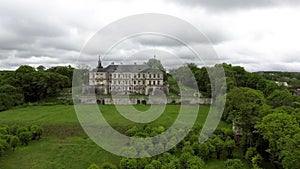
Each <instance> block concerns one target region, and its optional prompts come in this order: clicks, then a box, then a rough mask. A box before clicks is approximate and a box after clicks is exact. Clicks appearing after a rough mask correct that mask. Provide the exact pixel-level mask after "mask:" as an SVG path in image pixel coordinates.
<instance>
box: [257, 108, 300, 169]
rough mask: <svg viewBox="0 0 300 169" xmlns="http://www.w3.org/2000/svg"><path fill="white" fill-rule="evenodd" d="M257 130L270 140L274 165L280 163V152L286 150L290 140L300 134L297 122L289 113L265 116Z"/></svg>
mask: <svg viewBox="0 0 300 169" xmlns="http://www.w3.org/2000/svg"><path fill="white" fill-rule="evenodd" d="M255 127H256V129H257V130H258V132H259V133H261V134H262V136H263V138H264V139H266V140H268V142H269V149H267V152H268V153H269V154H270V155H271V161H272V162H273V164H276V165H278V164H279V163H280V152H281V151H282V150H285V149H286V146H287V144H288V143H289V140H291V139H292V138H293V137H294V135H295V134H297V133H299V132H300V128H299V123H298V122H297V120H296V119H295V118H294V117H293V116H292V115H289V114H287V113H273V114H268V115H267V116H265V117H264V118H263V119H262V121H261V123H260V124H257V125H256V126H255Z"/></svg>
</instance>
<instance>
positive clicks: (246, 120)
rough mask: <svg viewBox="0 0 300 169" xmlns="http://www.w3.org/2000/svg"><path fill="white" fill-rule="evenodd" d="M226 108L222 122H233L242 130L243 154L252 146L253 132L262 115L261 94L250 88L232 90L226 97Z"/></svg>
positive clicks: (262, 103)
mask: <svg viewBox="0 0 300 169" xmlns="http://www.w3.org/2000/svg"><path fill="white" fill-rule="evenodd" d="M226 99H227V101H226V107H225V110H224V113H223V117H222V118H223V120H226V121H227V122H233V123H234V125H235V126H237V127H239V128H242V131H243V136H244V137H242V140H241V141H242V142H244V143H245V144H244V147H243V149H244V153H245V152H246V150H247V148H248V147H251V146H253V144H254V143H253V132H252V131H253V130H254V126H255V124H257V123H258V122H259V121H260V120H261V118H262V117H263V115H264V114H262V109H263V105H264V103H265V99H264V96H263V94H262V92H260V91H258V90H254V89H251V88H234V89H232V90H231V91H230V92H229V93H228V94H227V97H226Z"/></svg>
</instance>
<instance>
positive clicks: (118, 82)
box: [96, 80, 161, 85]
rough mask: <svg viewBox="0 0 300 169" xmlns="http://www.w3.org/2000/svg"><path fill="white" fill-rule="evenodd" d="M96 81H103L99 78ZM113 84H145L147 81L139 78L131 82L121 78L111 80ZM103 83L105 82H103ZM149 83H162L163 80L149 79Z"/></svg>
mask: <svg viewBox="0 0 300 169" xmlns="http://www.w3.org/2000/svg"><path fill="white" fill-rule="evenodd" d="M96 82H98V83H99V82H102V81H99V80H96ZM110 83H111V84H113V85H120V84H123V85H131V84H134V85H144V84H145V83H146V82H145V81H139V80H134V81H133V83H131V81H127V80H123V81H120V80H113V81H110ZM101 84H103V83H101ZM147 85H161V82H160V80H158V81H157V80H149V81H148V83H147Z"/></svg>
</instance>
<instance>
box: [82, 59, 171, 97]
mask: <svg viewBox="0 0 300 169" xmlns="http://www.w3.org/2000/svg"><path fill="white" fill-rule="evenodd" d="M158 90H162V91H164V93H165V94H168V85H167V84H166V82H165V81H164V72H163V71H161V70H159V69H156V68H152V67H149V66H148V65H147V64H142V65H138V64H136V63H135V64H133V65H123V64H121V65H115V64H114V63H111V64H110V65H108V66H107V67H105V68H104V67H103V66H102V62H101V59H100V57H99V61H98V65H97V67H96V69H93V71H91V72H89V87H88V88H85V91H84V92H85V93H93V92H95V94H141V95H153V94H155V92H156V91H158Z"/></svg>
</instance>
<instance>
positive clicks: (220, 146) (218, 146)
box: [212, 136, 225, 159]
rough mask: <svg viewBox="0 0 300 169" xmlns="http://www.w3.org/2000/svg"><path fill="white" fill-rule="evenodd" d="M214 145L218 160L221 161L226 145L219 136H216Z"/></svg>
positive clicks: (213, 141)
mask: <svg viewBox="0 0 300 169" xmlns="http://www.w3.org/2000/svg"><path fill="white" fill-rule="evenodd" d="M212 143H213V145H214V146H215V148H216V155H217V159H220V158H221V154H222V151H223V149H224V147H225V143H224V141H223V140H222V139H221V138H220V137H219V136H215V137H214V138H213V140H212Z"/></svg>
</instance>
